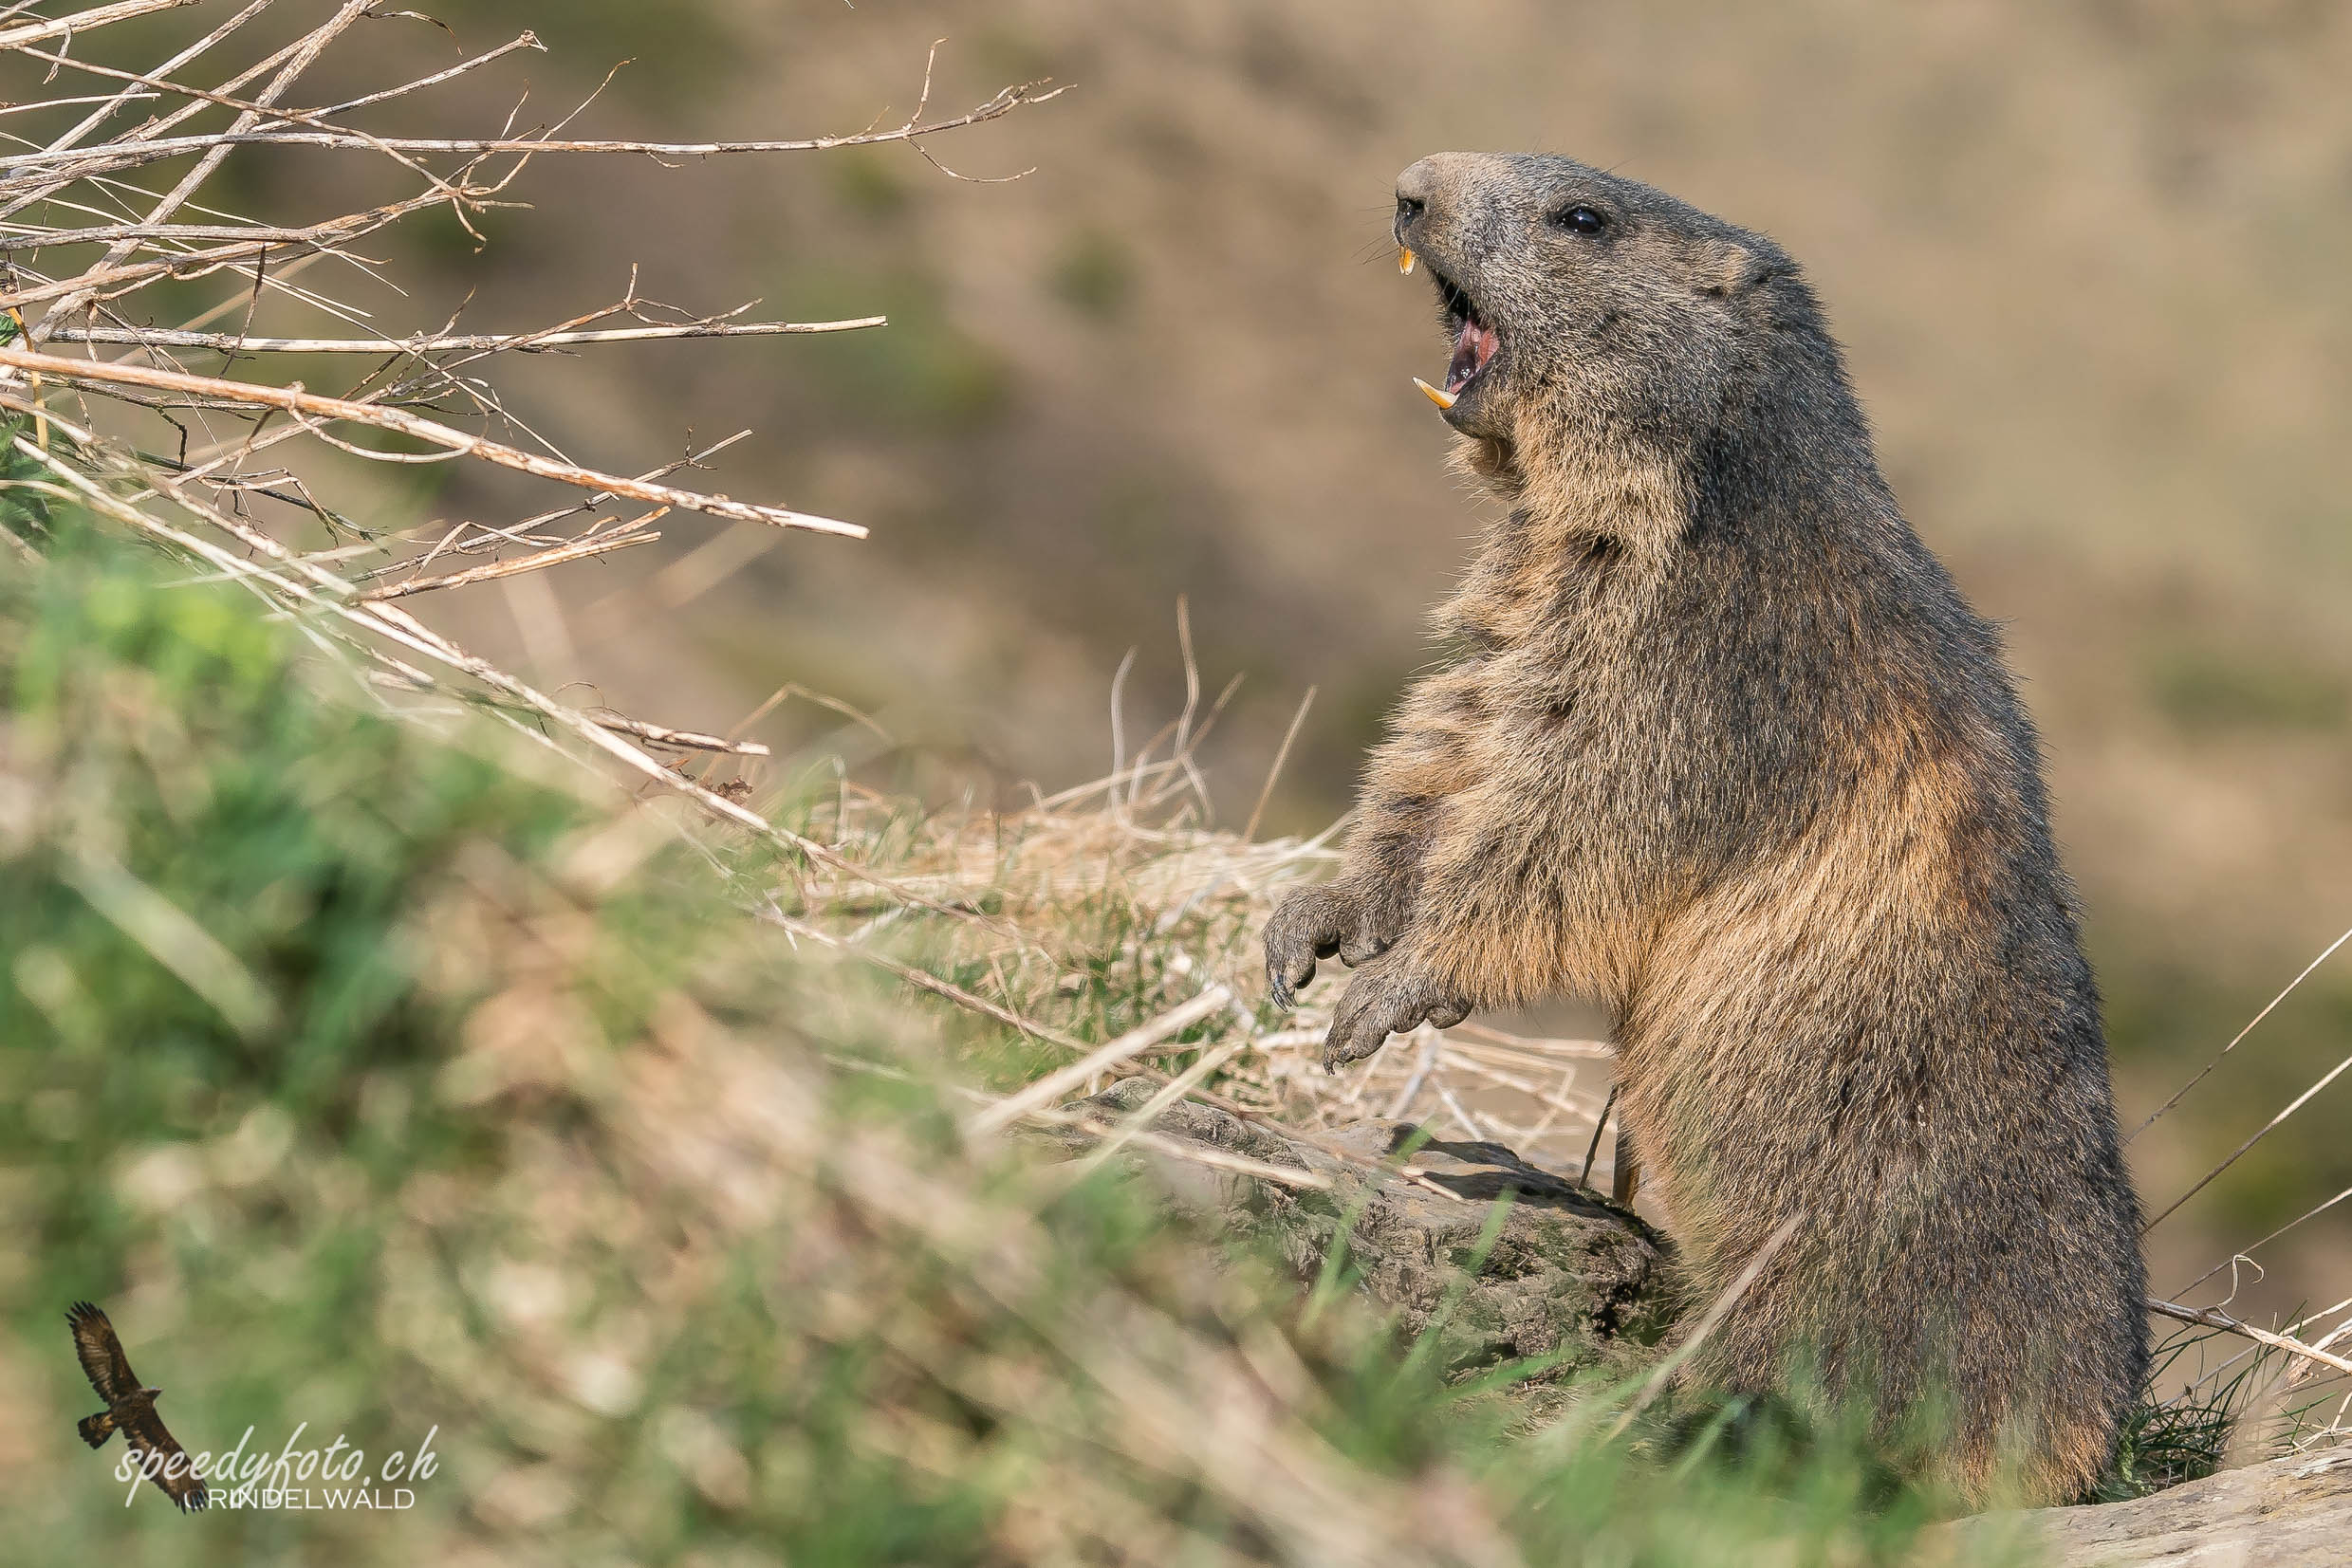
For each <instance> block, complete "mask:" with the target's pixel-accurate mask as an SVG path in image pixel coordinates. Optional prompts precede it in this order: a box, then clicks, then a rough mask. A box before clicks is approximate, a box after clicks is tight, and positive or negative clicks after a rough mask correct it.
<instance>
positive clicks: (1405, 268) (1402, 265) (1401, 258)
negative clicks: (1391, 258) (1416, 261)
mask: <svg viewBox="0 0 2352 1568" xmlns="http://www.w3.org/2000/svg"><path fill="white" fill-rule="evenodd" d="M1397 270H1398V271H1399V272H1411V271H1412V270H1413V252H1412V251H1410V250H1405V249H1399V250H1398V252H1397Z"/></svg>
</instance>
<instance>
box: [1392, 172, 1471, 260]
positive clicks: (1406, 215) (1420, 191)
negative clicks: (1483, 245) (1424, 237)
mask: <svg viewBox="0 0 2352 1568" xmlns="http://www.w3.org/2000/svg"><path fill="white" fill-rule="evenodd" d="M1482 161H1483V155H1481V154H1477V153H1432V154H1430V155H1429V157H1425V158H1423V159H1421V161H1420V162H1418V163H1416V164H1415V165H1414V166H1413V167H1412V168H1410V169H1407V170H1406V171H1405V172H1404V173H1403V174H1401V175H1398V176H1397V239H1398V243H1399V244H1402V243H1403V241H1404V237H1405V231H1406V230H1408V229H1412V228H1416V227H1418V226H1421V225H1425V224H1428V223H1432V222H1436V223H1443V222H1444V221H1445V220H1446V218H1447V217H1448V216H1449V215H1450V214H1452V213H1454V212H1455V211H1456V210H1457V209H1459V208H1460V207H1461V205H1462V202H1461V196H1462V194H1463V193H1464V191H1465V190H1467V189H1470V188H1471V187H1472V186H1473V185H1474V184H1475V182H1476V178H1477V173H1478V165H1479V164H1480V162H1482Z"/></svg>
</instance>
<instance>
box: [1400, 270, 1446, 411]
mask: <svg viewBox="0 0 2352 1568" xmlns="http://www.w3.org/2000/svg"><path fill="white" fill-rule="evenodd" d="M1405 253H1406V254H1407V255H1411V254H1412V252H1411V251H1409V250H1408V251H1407V252H1405ZM1413 384H1414V385H1415V386H1417V387H1419V388H1420V389H1421V396H1422V397H1426V398H1428V399H1429V400H1430V401H1431V402H1433V403H1435V404H1436V405H1437V406H1438V407H1439V408H1452V407H1453V406H1454V394H1452V393H1451V392H1440V391H1438V390H1437V389H1436V388H1435V387H1434V386H1431V385H1430V384H1429V383H1428V382H1427V381H1424V380H1422V379H1421V378H1419V377H1418V376H1416V377H1415V378H1413Z"/></svg>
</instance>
